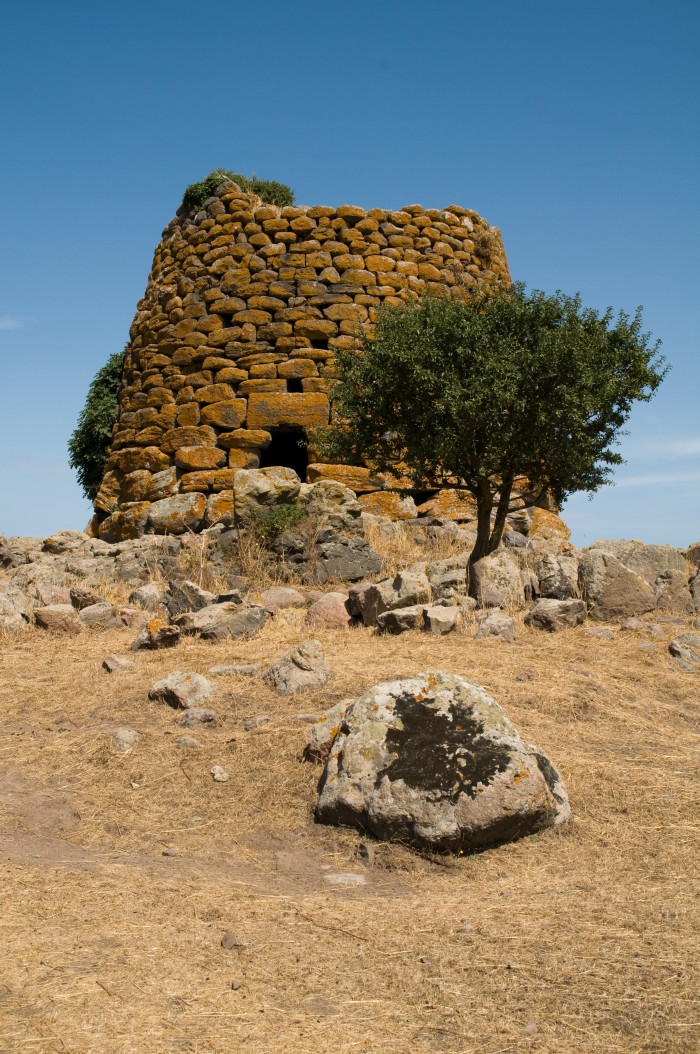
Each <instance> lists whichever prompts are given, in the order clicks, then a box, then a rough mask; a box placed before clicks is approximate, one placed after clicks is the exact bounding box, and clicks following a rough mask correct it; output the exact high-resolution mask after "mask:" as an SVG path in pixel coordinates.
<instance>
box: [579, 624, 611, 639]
mask: <svg viewBox="0 0 700 1054" xmlns="http://www.w3.org/2000/svg"><path fill="white" fill-rule="evenodd" d="M585 633H586V634H587V635H588V636H589V637H597V638H598V639H599V640H615V634H614V633H613V631H612V630H611V629H607V628H606V627H605V626H586V629H585Z"/></svg>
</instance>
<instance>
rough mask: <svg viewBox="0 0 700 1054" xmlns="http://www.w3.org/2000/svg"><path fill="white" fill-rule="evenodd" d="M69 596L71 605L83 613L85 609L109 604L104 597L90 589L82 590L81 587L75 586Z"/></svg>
mask: <svg viewBox="0 0 700 1054" xmlns="http://www.w3.org/2000/svg"><path fill="white" fill-rule="evenodd" d="M68 595H69V597H70V602H71V604H72V605H73V607H74V608H76V610H77V611H83V609H84V608H90V607H94V606H95V605H96V604H106V603H107V601H106V600H105V599H104V597H101V596H98V595H97V593H93V592H91V590H89V589H81V588H80V587H79V586H73V588H72V589H71V590H70V591H69V594H68Z"/></svg>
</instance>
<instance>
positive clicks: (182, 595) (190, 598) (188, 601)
mask: <svg viewBox="0 0 700 1054" xmlns="http://www.w3.org/2000/svg"><path fill="white" fill-rule="evenodd" d="M163 599H164V603H165V607H166V608H167V611H168V614H169V615H170V617H171V618H174V617H175V615H182V614H184V612H186V611H201V609H202V608H205V607H208V605H209V604H213V603H214V594H213V593H209V592H208V591H207V590H206V589H202V587H201V586H199V585H197V583H196V582H192V581H190V579H188V578H186V579H184V580H183V581H182V582H170V583H169V584H168V591H167V593H166V594H165V596H164V598H163Z"/></svg>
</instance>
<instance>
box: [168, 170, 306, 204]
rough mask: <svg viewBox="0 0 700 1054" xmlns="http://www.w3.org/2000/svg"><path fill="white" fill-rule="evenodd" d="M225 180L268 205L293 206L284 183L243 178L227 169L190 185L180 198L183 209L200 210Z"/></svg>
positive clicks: (289, 191) (291, 193) (215, 171)
mask: <svg viewBox="0 0 700 1054" xmlns="http://www.w3.org/2000/svg"><path fill="white" fill-rule="evenodd" d="M227 180H230V181H231V182H232V183H237V184H238V186H239V187H240V188H241V190H243V191H244V192H245V193H247V194H257V195H258V197H259V198H262V200H263V201H265V202H267V204H269V205H280V206H283V205H293V204H294V191H293V190H292V189H291V187H288V186H287V185H286V184H285V183H278V182H277V181H276V180H274V179H271V180H270V179H258V178H257V176H243V175H241V174H240V173H239V172H231V171H230V169H228V168H215V169H214V171H213V172H210V173H209V175H208V176H207V177H206V178H205V179H203V180H201V181H200V182H199V183H191V184H190V186H189V187H188V188H187V190H186V191H185V193H184V195H183V198H182V205H183V207H184V208H186V209H192V208H197V209H199V208H201V207H202V205H203V204H204V202H205V201H206V200H207V198H210V197H212V195H213V194H214V192H215V191H216V188H217V187H218V186H220V185H221V184H222V183H225V182H226V181H227Z"/></svg>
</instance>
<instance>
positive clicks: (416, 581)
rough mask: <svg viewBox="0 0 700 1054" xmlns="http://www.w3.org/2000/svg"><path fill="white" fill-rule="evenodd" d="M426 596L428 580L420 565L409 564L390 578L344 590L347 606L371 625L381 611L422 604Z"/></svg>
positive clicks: (429, 592)
mask: <svg viewBox="0 0 700 1054" xmlns="http://www.w3.org/2000/svg"><path fill="white" fill-rule="evenodd" d="M430 596H431V588H430V581H429V579H428V577H427V575H426V574H425V572H424V571H423V570H422V568H421V567H419V568H410V569H409V570H407V571H399V573H398V574H397V575H395V576H394V578H384V579H382V580H381V581H380V582H364V583H362V584H361V585H359V586H354V587H352V588H351V589H350V591H349V594H348V609H349V611H350V614H351V615H353V616H354V617H355V618H359V619H361V620H362V622H364V624H365V626H375V625H377V624H378V618H379V616H380V615H381V614H383V613H384V612H386V611H396V610H397V609H398V608H407V607H413V606H415V605H416V604H426V603H428V602H429V601H430Z"/></svg>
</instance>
